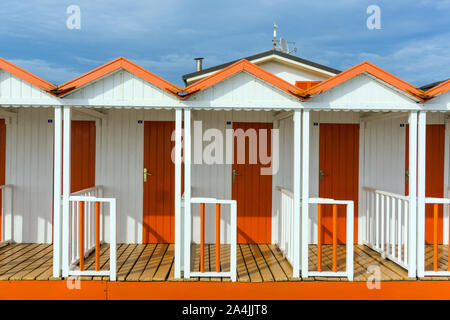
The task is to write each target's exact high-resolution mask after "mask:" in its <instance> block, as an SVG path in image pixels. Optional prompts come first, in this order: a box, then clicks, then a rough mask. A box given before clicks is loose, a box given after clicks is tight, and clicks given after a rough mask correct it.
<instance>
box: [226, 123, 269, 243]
mask: <svg viewBox="0 0 450 320" xmlns="http://www.w3.org/2000/svg"><path fill="white" fill-rule="evenodd" d="M272 127H273V125H272V123H237V122H235V123H234V124H233V129H234V130H235V132H236V130H238V129H242V130H243V131H244V132H249V131H247V130H249V129H254V130H256V132H255V134H254V136H255V137H256V139H254V142H255V144H256V155H257V157H256V161H254V162H255V163H254V164H252V163H250V153H249V150H250V143H249V141H250V140H251V139H249V138H245V147H244V144H241V145H242V148H240V147H239V143H238V139H237V138H234V161H233V167H232V170H233V172H235V173H236V175H235V177H234V179H233V177H231V178H232V180H234V181H232V198H233V200H236V201H237V228H238V232H237V236H238V243H270V242H271V238H272V237H271V232H272V175H261V168H263V167H270V163H269V164H264V165H263V164H262V163H261V161H260V160H261V159H260V156H259V153H260V146H259V140H260V139H261V131H260V129H262V130H267V149H266V150H268V151H267V154H268V156H270V155H271V129H272ZM239 149H242V150H239ZM244 149H245V150H244ZM254 150H255V149H254ZM244 151H245V161H240V162H245V163H238V161H237V160H238V155H239V152H241V154H242V152H244ZM263 153H266V152H263Z"/></svg>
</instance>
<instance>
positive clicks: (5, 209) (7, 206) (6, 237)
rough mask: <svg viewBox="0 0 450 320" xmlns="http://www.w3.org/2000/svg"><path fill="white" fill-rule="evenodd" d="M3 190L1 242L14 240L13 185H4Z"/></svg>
mask: <svg viewBox="0 0 450 320" xmlns="http://www.w3.org/2000/svg"><path fill="white" fill-rule="evenodd" d="M0 190H1V196H2V198H1V203H2V206H1V208H0V209H1V212H0V224H1V225H0V243H1V242H6V241H11V240H12V234H13V232H12V225H13V223H12V219H13V216H12V198H13V187H12V185H2V186H0Z"/></svg>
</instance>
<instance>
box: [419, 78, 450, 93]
mask: <svg viewBox="0 0 450 320" xmlns="http://www.w3.org/2000/svg"><path fill="white" fill-rule="evenodd" d="M449 90H450V79H449V80H447V81H444V82H442V83H441V84H440V85H438V86H436V87H434V88H431V89H430V90H428V91H426V92H425V93H426V94H427V95H428V96H430V97H435V96H437V95H440V94H442V93H446V92H447V91H449Z"/></svg>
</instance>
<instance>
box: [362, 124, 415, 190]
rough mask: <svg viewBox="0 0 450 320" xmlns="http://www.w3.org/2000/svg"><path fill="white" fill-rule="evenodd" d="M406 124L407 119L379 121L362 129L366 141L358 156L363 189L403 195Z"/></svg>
mask: <svg viewBox="0 0 450 320" xmlns="http://www.w3.org/2000/svg"><path fill="white" fill-rule="evenodd" d="M406 123H407V119H406V118H405V119H401V118H400V119H391V120H380V121H371V122H367V124H366V127H365V128H361V129H362V130H364V137H365V139H364V140H365V141H364V154H361V155H360V156H364V160H365V161H364V181H361V184H362V185H363V186H366V187H371V188H377V189H381V190H385V191H389V192H394V193H398V194H405V144H406V137H405V132H406ZM363 125H364V124H362V126H363ZM403 125H404V126H403Z"/></svg>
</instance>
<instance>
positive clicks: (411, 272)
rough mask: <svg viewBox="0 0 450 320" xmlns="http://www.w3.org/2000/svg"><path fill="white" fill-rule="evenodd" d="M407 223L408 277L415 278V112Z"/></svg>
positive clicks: (411, 119) (414, 116)
mask: <svg viewBox="0 0 450 320" xmlns="http://www.w3.org/2000/svg"><path fill="white" fill-rule="evenodd" d="M408 185H409V222H407V221H405V223H406V222H407V223H408V226H409V228H408V229H409V230H408V245H409V248H408V277H411V278H413V277H415V276H416V267H417V261H416V254H417V252H416V243H417V229H416V226H417V111H411V112H410V114H409V184H408Z"/></svg>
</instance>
